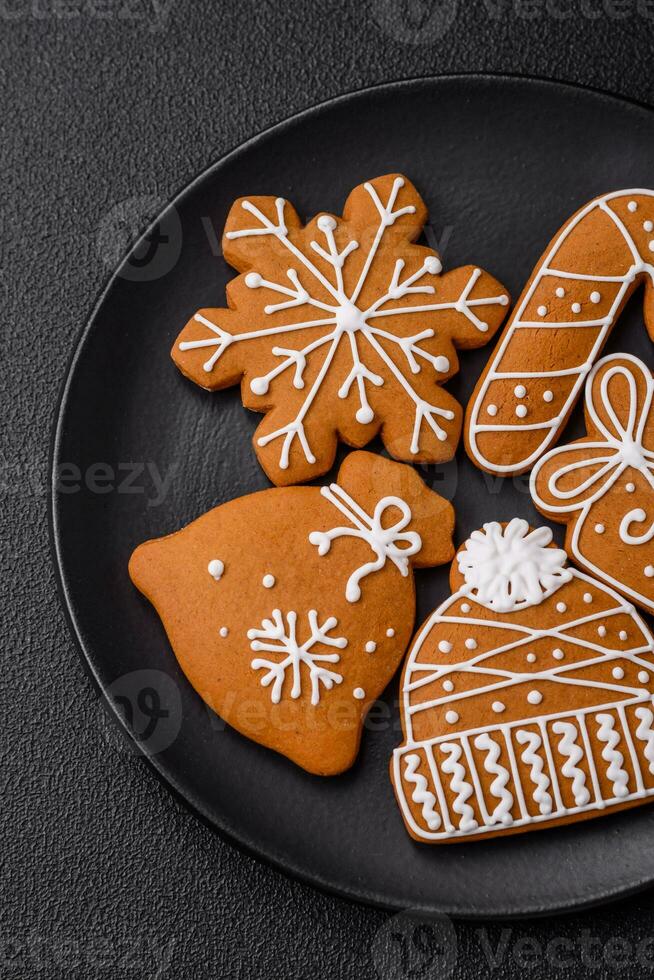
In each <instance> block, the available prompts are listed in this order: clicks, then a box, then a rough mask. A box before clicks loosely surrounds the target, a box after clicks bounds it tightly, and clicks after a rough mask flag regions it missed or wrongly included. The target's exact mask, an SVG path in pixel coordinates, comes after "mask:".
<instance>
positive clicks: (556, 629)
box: [393, 569, 654, 840]
mask: <svg viewBox="0 0 654 980" xmlns="http://www.w3.org/2000/svg"><path fill="white" fill-rule="evenodd" d="M570 573H571V579H572V581H573V583H576V584H575V585H574V588H575V589H576V590H577V591H579V592H581V591H582V590H583V589H584V587H585V588H586V589H587V590H588V589H592V590H593V592H592V593H591V592H590V591H587V592H585V593H584V595H585V596H590V597H591V598H592V596H593V594H594V595H595V597H596V599H599V600H600V604H601V605H606V606H607V608H603V609H602V608H600V609H597V610H596V611H595V610H593V611H591V610H590V609H588V608H587V610H586V614H585V615H579V613H578V612H575V611H574V610H570V609H568V610H567V615H568V620H567V621H565V622H561V617H557V623H556V625H553V626H551V627H549V628H548V629H539V628H534V627H531V626H528V625H526V624H525V622H524V620H522V621H520V622H516V621H515V619H516V617H512V616H510V615H507V616H506V621H504V620H501V621H500V620H498V618H497V617H493V618H491V619H489V618H478V617H477V616H475V610H474V608H473V609H472V615H471V616H470V617H466V618H465V619H464V618H463V617H462V615H461V612H460V610H461V600H462V599H464V598H465V600H466V601H468V602H469V603H472V604H473V605H474V604H476V606H477V609H478V610H480V609H481V607H482V605H483V604H482V603H481V602H479V600H478V599H477V597H475V596H474V595H473V594H472V593H471V591H470V588H469V586H468V585H467V583H466V584H464V585H463V586H462V587H461V588H460V589H459V591H458V592H456V593H455V594H454V595H452V596H451V597H450V598H449V599H447V600H446V601H445V602H444V603H443V604H442V605H441V606H440V607H439V608H438V609H437V610H436V611H435V612H434V613H433V614H432V616H431V617H430V619H429V620H428V621H427V622H426V623H425V625H424V626H423V628H422V629H421V631H420V632H419V634H418V636H417V637H416V640H415V641H414V644H413V648H412V651H411V654H410V657H409V661H408V663H407V666H406V669H405V675H404V682H403V721H404V727H405V730H406V742H405V744H404V745H403V746H402V747H400V748H398V749H396V750H395V753H394V761H393V772H394V781H395V784H396V788H397V789H398V798H399V800H400V805H401V807H402V811H403V814H404V817H405V820H406V821H407V824H408V825H409V826H410V827H411V828H412V832H413V833H414V834H415V836H417V837H418V838H422V839H425V840H449V839H451V838H453V837H454V838H456V837H464V836H469V835H475V834H479V835H484V834H487V833H489V832H491V831H493V830H495V832H496V830H497V823H496V822H494V821H493V810H494V807H496V801H497V798H498V797H497V796H493V794H492V793H491V794H490V795H491V796H493V800H492V805H491V800H489V790H488V788H486V789H484V785H485V784H483V783H482V781H481V780H480V778H479V775H478V773H477V770H476V768H475V766H476V763H475V760H474V758H473V756H472V753H471V751H470V746H469V742H473V743H474V741H475V739H476V738H478V737H479V736H483V735H484V734H485V735H487V737H488V738H489V739H490V740H491V741H492V742H494V743H495V746H496V749H497V750H498V752H497V758H496V759H495V760H494V763H493V764H494V765H496V766H498V767H501V768H502V772H501V774H500V773H497V775H498V777H499V776H500V775H501V781H502V782H503V783H504V779H505V778H506V782H505V783H504V787H505V789H507V790H508V791H510V793H511V795H512V797H513V806H512V808H511V810H510V812H511V818H512V826H513V827H520V826H526V825H529V824H532V823H535V824H538V823H539V822H543V821H549V820H552V819H558V818H563V817H567V816H569V815H574V814H576V813H582V812H586V811H593V810H595V811H596V810H601V809H603V808H605V807H610V806H611V805H615V804H616V803H617V802H623V801H629V800H640V799H643V798H645V797H647V796H654V787H652V788H646V787H645V785H644V782H643V779H642V776H641V772H640V769H639V766H640V765H641V764H642V765H643V766H644V767H645V768H647V767H648V766H649V767H651V772H652V774H653V775H654V712H652V710H651V705H652V693H651V691H650V690H648V689H647V687H634V686H632V684H631V682H629V681H625V680H624V678H620V679H619V680H618V679H615V678H613V679H611V677H610V675H609V680H608V681H605V680H599V679H595V678H598V677H604V676H606V675H605V674H604V673H602V671H601V669H600V670H596V671H594V672H593V671H590V672H589V669H588V668H593V667H594V666H596V665H597V667H600V668H601V667H608V669H609V672H612V671H613V670H614V669H615V668H616V667H619V668H620V669H621V670H623V674H626V672H625V671H624V667H626V666H627V665H630V666H631V667H632V668H633V669H634V673H635V672H636V671H638V673H639V675H644V674H646V673H647V672H646V671H645V670H644V669H643V668H651V667H652V665H651V663H650V661H649V659H643V658H645V657H649V656H651V654H652V652H653V650H654V640H653V638H652V636H651V634H650V632H649V630H648V629H647V626H646V625H645V623H644V622H643V620H642V619H641V618H640V617H639V616H638V614H637V613H636V611H635V609H634V607H633V605H632V604H631V603H626V602H625V601H624V599H623V598H622V597H621V596H620V595H619V594H618V593H617V592H616V591H614V590H613V589H611V588H609V587H608V586H604V585H601V584H600V583H599V582H597V581H596V580H594V579H592V578H590V577H589V576H588V575H586V574H585V573H583V572H581V571H578V570H576V569H570ZM548 598H549V597H548V596H544V597H543V598H542V599H541V602H547V600H548ZM607 599H608V600H609V602H608V603H606V601H601V600H607ZM588 605H591V604H588ZM486 608H488V607H486ZM478 615H479V614H478ZM616 616H617V617H619V621H620V625H622V624H623V623H624V617H625V616H628V617H630V620H631V628H630V630H629V636H630V637H631V638H632V639H631V645H630V646H629V648H627V649H624V648H622V649H620V650H616V649H615V648H613V647H612V646H611V645H610V644H609V645H606V646H605V645H603V644H602V643H601V642H600V641H598V640H596V639H585V638H584V637H585V636H586V635H588V632H587V631H584V630H583V629H582V627H584V626H586V625H587V624H593V625H594V626H595V627H598V626H599V625H603V624H604V623H606V624H607V626H608V625H610V621H611V619H612V618H613V617H616ZM534 618H536V617H534ZM441 626H443V627H445V628H447V629H452V627H454V628H458V629H459V630H460V629H461V627H464V626H467V627H475V628H484V629H485V630H486V631H496V633H497V634H498V639H497V641H496V642H495V643H490V641H489V642H488V643H487V642H486V640H485V642H484V648H483V649H484V652H482V653H480V652H479V651H478V650H477V651H473V652H472V653H471V654H470V655H469V659H463V660H459V661H458V662H454V663H452V662H451V658H449V657H448V658H447V662H440V663H439V662H434V653H433V652H431V651H432V650H433V651H435V650H436V649H437V647H438V640H437V639H436V637H437V635H438V633H437V629H438V628H440V627H441ZM611 632H613V633H617V630H614V631H611V630H608V629H607V633H611ZM621 632H626V630H621ZM505 636H507V638H506V639H505ZM547 639H549V640H551V641H558V642H560V643H569V644H570V645H571V646H573V647H574V649H575V652H576V656H575V657H574V658H572V657H571V658H570V659H569V661H568V660H566V661H564V662H561V663H553V664H552V661H550V663H551V664H552V666H549V667H548V666H546V665H545V666H541V665H540V664H537V658H536V657H535V655H532V657H530V655H529V653H527V654H526V655H525V656H524V657H523V658H522V661H521V662H522V664H524V665H525V669H524V670H523V671H522V672H521V671H520V668H518V670H512V669H507V668H506V667H505V665H506V663H507V659H508V661H509V662H511V663H514V662H520V658H517V659H516V660H514V659H513V655H514V652H515V653H516V654H519V653H520V652H521V651H522V650H525V649H526V650H527V651H528V650H529V649H530V647H533V644H534V643H536V642H538V641H541V642H542V641H543V640H547ZM427 642H429V643H430V644H431V646H430V647H429V648H428V649H429V651H430V652H428V653H426V644H427ZM556 651H558V652H560V653H561V654H562V653H563V651H559V650H558V648H556ZM556 651H555V652H556ZM421 652H422V653H421ZM584 652H586V654H587V656H586V657H584V656H581V657H580V656H579V654H583V653H584ZM436 659H437V657H436ZM539 659H540V660H541V661H543V662H544V661H545V660H546V659H548V658H539ZM527 664H534V666H529V667H527ZM466 674H472V675H473V676H472V678H471V683H470V684H468V685H466V683H465V681H463V682H462V683H460V684H459V683H457V685H456V689H455V686H454V684H451V683H450V684H449V685H448V684H447V682H448V681H450V678H451V677H454V676H461V675H463V677H464V678H465V675H466ZM648 681H649V673H647V676H639V677H638V682H639V683H640V684H643V685H645V684H646V683H647V682H648ZM434 682H440V685H441V687H440V688H439V689H438V690H439V692H440V693H438V694H437V695H436V696H433V697H432V696H431V690H433V688H432V687H430V686H431V685H433V684H434ZM544 684H546V685H548V686H549V687H551V685H556V686H558V687H559V688H560V690H561V691H562V693H563V692H569V697H570V700H571V701H572V704H574V703H575V702H577V703H579V701H580V700H581V698H579V699H578V698H576V697H575V692H576V691H577V690H578V691H579V693H580V694H581V693H585V694H586V698H587V699H588V698H589V697H590V696H593V701H594V703H593V704H592V705H591V706H588V707H584V708H576V709H575V708H568V709H567V710H560V711H556V712H550V713H549V714H545V715H543V716H538V717H531V718H522V719H520V718H517V719H516V718H515V716H514V717H509V718H506V715H505V714H502V712H500V713H499V715H498V717H497V720H494V721H492V722H486V723H485V724H482V725H480V726H479V727H476V728H472V729H470V730H466V731H459V732H453V733H450V734H441V735H436V736H434V737H433V738H430V739H426V740H422V741H415V740H414V718H415V716H416V714H417V713H420V714H421V713H422V712H425V711H427V712H429V711H430V710H431V709H438V708H440V709H441V710H443V711H444V712H448V711H455V710H456V714H457V716H458V715H459V712H460V706H461V705H466V704H467V703H469V704H470V708H469V711H470V715H471V717H472V718H474V717H475V716H476V715H478V712H479V708H478V703H479V702H478V703H477V704H475V699H478V698H484V697H486V698H488V700H489V702H491V707H492V708H493V710H494V711H495V708H496V706H497V707H498V708H499V707H500V706H501V708H502V709H503V710H504V708H505V706H504V703H503V702H499V701H498V702H492V701H491V698H492V697H493V696H497V695H498V694H501V692H503V691H512V690H513V689H514V688H516V687H523V688H524V698H525V703H526V702H527V701H528V700H529V693H531V692H533V691H535V692H538V693H540V688H541V687H542V685H544ZM446 685H447V686H446ZM425 687H430V695H429V700H425V701H417V700H415V698H416V692H417V694H418V695H419V693H420V691H421V689H424V688H425ZM471 699H472V700H471ZM553 700H554V701H555V702H556V703H563V704H565V694H564V697H563V698H562V699H557V698H554V699H553ZM511 703H512V704H515V703H516V701H515V698H513V699H512V702H511ZM543 703H546V701H545V698H544V699H543ZM631 706H633V708H632V707H631ZM634 709H635V711H636V717H637V719H638V721H639V727H638V731H637V732H636V733H635V737H633V735H632V733H631V732H630V728H629V721H628V718H629V717H631V715H630V714H628V713H629V712H631V711H632V710H634ZM509 714H511V713H509ZM605 715H609V716H610V717H611V719H612V721H611V725H609V723H608V722H606V719H605V718H603V716H605ZM527 726H528V728H529V730H526V729H527ZM422 728H423V731H424V723H423V724H422ZM532 729H537V731H535V730H532ZM600 730H603V732H604V736H603V738H602V739H599V738H598V743H599V745H601V747H602V750H603V752H604V753H605V755H604V762H605V763H606V764H607V767H608V770H609V771H610V773H611V775H610V777H609V778H610V779H611V780H612V786H613V789H612V791H611V793H610V794H608V798H606V797H603V795H602V784H601V782H600V778H599V775H598V769H597V768H596V766H597V762H596V759H599V757H600V749H599V746H593V745H591V732H594V731H600ZM609 731H613V732H614V733H616V732H617V733H618V735H619V738H620V739H624V741H623V744H624V745H625V746H626V747H627V748H628V749H629V754H628V755H627V757H628V758H629V759H630V763H631V765H632V768H633V771H634V774H635V788H634V789H633V791H632V790H628V792H627V795H626V796H621V795H617V794H619V793H621V790H619V789H617V790H616V786H620V785H621V781H624V777H623V776H621V775H620V770H621V769H624V767H623V766H621V765H619V762H620V760H619V759H618V757H617V756H616V755H614V753H615V752H616V751H617V749H616V746H617V745H619V741H617V742H616V741H615V734H613V735H611V734H608V733H609ZM614 742H615V744H613V743H614ZM630 746H631V747H630ZM504 747H506V755H505V751H504ZM620 748H621V746H620ZM622 751H623V752H624V750H622ZM407 752H412V753H414V754H415V753H418V752H419V753H422V754H423V755H425V756H426V758H427V759H429V760H431V761H430V770H431V771H430V776H428V778H427V782H428V785H427V787H426V788H427V789H428V790H429V791H431V792H432V793H433V794H434V796H435V798H436V799H437V800H438V804H439V810H440V813H441V816H442V826H441V827H440V828H438V830H436V831H431V830H429V829H428V828H425V827H424V826H420V825H418V824H417V823H416V822H415V821H414V820H413V818H412V816H411V812H410V809H409V806H408V802H407V800H408V799H410V791H411V789H412V787H407V791H406V792H407V796H406V798H405V796H404V792H405V790H404V787H403V783H402V772H403V763H402V760H403V759H404V757H405V755H406V753H407ZM440 752H442V753H443V758H445V761H444V762H443V761H441V756H440V754H439V753H440ZM493 754H495V750H494V751H493ZM500 757H503V758H505V759H506V764H505V765H504V766H503V767H502V764H501V763H500V761H499V760H500ZM518 757H520V758H522V761H523V762H524V764H525V765H526V766H529V767H530V771H529V773H528V774H527V773H524V772H521V771H520V770H519V769H518V768H516V759H517V758H518ZM612 765H613V768H612V769H611V766H612ZM585 770H586V771H585ZM423 771H426V770H424V769H423ZM447 777H452V778H451V780H450V789H451V791H452V793H453V794H454V796H455V803H454V804H453V806H451V807H449V808H448V805H447V800H446V797H445V795H444V793H443V789H442V785H445V783H444V782H442V781H443V780H446V778H447ZM630 779H631V777H630V776H628V779H627V783H628V782H629V780H630ZM566 781H569V784H570V787H571V790H572V794H573V797H574V801H575V802H574V803H564V801H563V797H562V796H561V792H560V788H559V787H560V786H561V787H563V786H564V784H565V782H566ZM534 787H535V789H534ZM530 794H532V795H533V799H534V802H535V803H536V804H537V805H538V808H539V812H538V813H530V811H529V810H528V809H527V807H526V804H525V800H526V799H527V797H528V796H529V795H530ZM451 811H453V813H454V814H461V815H463V814H465V818H462V819H461V821H460V823H459V825H458V826H456V819H455V820H454V822H452V820H451V816H453V814H452V813H451ZM476 813H478V814H479V815H480V820H479V822H478V821H477V819H476Z"/></svg>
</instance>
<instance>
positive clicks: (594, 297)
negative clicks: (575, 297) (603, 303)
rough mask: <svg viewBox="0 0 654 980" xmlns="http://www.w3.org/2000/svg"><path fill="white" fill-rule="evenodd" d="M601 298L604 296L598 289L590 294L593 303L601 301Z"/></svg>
mask: <svg viewBox="0 0 654 980" xmlns="http://www.w3.org/2000/svg"><path fill="white" fill-rule="evenodd" d="M601 298H602V294H601V293H598V292H597V290H595V292H593V293H591V294H590V301H591V303H599V301H600V300H601Z"/></svg>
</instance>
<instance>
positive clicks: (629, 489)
mask: <svg viewBox="0 0 654 980" xmlns="http://www.w3.org/2000/svg"><path fill="white" fill-rule="evenodd" d="M635 489H636V484H635V483H628V484H627V486H626V487H625V490H626V491H627V493H633V492H634V491H635Z"/></svg>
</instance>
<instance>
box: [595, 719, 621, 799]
mask: <svg viewBox="0 0 654 980" xmlns="http://www.w3.org/2000/svg"><path fill="white" fill-rule="evenodd" d="M597 721H598V722H599V725H600V728H599V731H598V733H597V737H598V738H599V740H600V742H605V743H606V745H605V747H604V749H603V751H602V758H603V759H604V761H605V762H608V763H609V768H608V769H607V772H606V775H607V778H608V779H610V781H611V782H612V783H613V792H614V794H615V795H616V796H620V797H622V796H628V795H629V790H628V788H627V784H628V783H629V774H628V773H627V772H626V770H625V768H624V756H623V755H622V753H621V752H619V751H618V749H617V746H618V745H619V744H620V734H619V732H617V731H616V730H615V726H614V720H613V715H609V714H601V715H597Z"/></svg>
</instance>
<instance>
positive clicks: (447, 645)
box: [438, 640, 452, 653]
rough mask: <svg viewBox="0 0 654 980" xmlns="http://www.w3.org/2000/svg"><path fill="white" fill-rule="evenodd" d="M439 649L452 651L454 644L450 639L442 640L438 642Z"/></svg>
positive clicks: (445, 651)
mask: <svg viewBox="0 0 654 980" xmlns="http://www.w3.org/2000/svg"><path fill="white" fill-rule="evenodd" d="M438 649H439V650H440V652H441V653H451V652H452V644H451V643H450V641H449V640H441V641H440V643H439V644H438Z"/></svg>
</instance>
